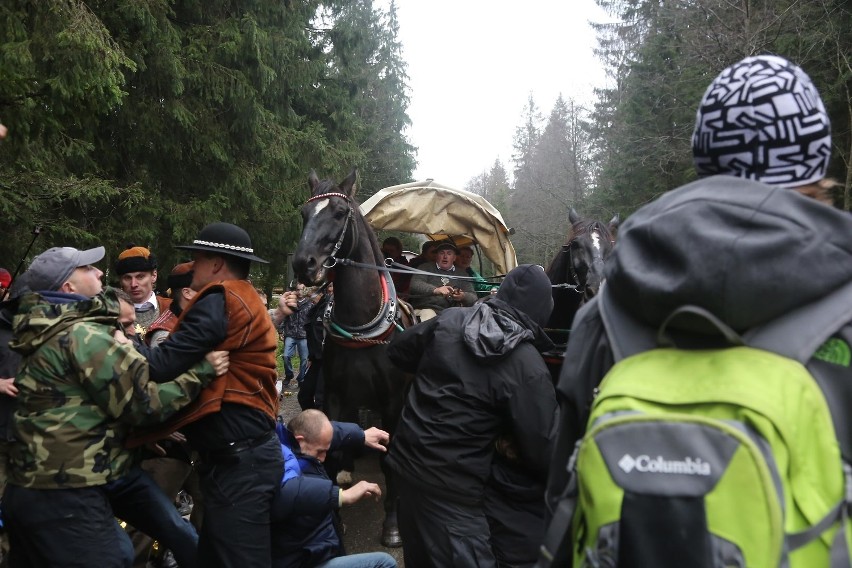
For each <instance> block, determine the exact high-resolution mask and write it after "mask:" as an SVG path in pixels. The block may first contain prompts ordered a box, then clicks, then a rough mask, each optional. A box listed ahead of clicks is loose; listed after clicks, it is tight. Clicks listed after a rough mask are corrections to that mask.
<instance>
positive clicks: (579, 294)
mask: <svg viewBox="0 0 852 568" xmlns="http://www.w3.org/2000/svg"><path fill="white" fill-rule="evenodd" d="M568 220H569V221H570V222H571V230H570V232H569V234H568V240H567V241H565V244H564V245H562V248H561V249H560V250H559V252H558V253H556V256H555V257H554V258H553V260H552V261H551V262H550V266H548V268H547V276H548V278H550V282H551V283H552V284H553V285H554V287H553V313H552V314H551V315H550V320H549V321H548V322H547V331H548V335H549V336H550V338H551V339H552V340H553V342H554V343H556V344H557V345H559V346H561V351H560V355H559V357H558V363H559V364H561V362H562V361H561V352H562V351H564V345H565V343H567V342H568V333H569V331H570V329H571V324H572V322H573V321H574V315H575V314H576V313H577V310H579V309H580V307H581V306H582V305H583V304H585V303H586V302H587V301H589V300H590V299H592V298H593V297H594V295H595V294H597V293H598V290H600V287H601V284H602V283H603V281H604V262H605V261H606V259H607V257H608V256H609V255H610V253H611V252H612V247H613V245H614V244H615V236H616V233H617V232H618V223H619V218H618V215H616V216H615V217H613V218H612V220H610V222H609V223H608V224H604V223H602V222H601V221H595V220H590V219H583V218H581V217H580V216H579V215H578V214H577V212H576V211H574V209H573V208H571V210H570V211H569V212H568ZM547 360H548V363H549V364H550V365H551V371H552V372H553V370H554V369H553V367H552V365H553V364H555V363H556V362H557V361H553V360H551V358H547Z"/></svg>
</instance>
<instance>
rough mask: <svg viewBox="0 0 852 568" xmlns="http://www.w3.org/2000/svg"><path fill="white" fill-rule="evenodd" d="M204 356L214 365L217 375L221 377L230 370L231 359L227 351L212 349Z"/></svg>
mask: <svg viewBox="0 0 852 568" xmlns="http://www.w3.org/2000/svg"><path fill="white" fill-rule="evenodd" d="M204 358H205V359H207V362H208V363H210V364H211V365H213V370H214V371H215V372H216V376H217V377H221V376H222V375H224V374H225V373H227V372H228V365H230V360H229V358H228V352H227V351H211V352H210V353H208V354H207V355H205V356H204Z"/></svg>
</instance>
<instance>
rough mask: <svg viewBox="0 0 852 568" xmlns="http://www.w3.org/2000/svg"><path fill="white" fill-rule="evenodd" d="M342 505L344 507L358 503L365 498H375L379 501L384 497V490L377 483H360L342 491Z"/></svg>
mask: <svg viewBox="0 0 852 568" xmlns="http://www.w3.org/2000/svg"><path fill="white" fill-rule="evenodd" d="M340 493H341V495H342V499H341V503H343V506H344V507H345V506H348V505H352V504H354V503H357V502H358V501H360V500H361V499H363V498H364V497H373V498H374V499H375V500H376V501H378V500H379V499H380V498H381V496H382V489H381V488H380V487H379V486H378V485H377V484H375V483H370V482H369V481H359V482H358V483H356V484H355V485H353V486H352V487H350V488H349V489H341V491H340Z"/></svg>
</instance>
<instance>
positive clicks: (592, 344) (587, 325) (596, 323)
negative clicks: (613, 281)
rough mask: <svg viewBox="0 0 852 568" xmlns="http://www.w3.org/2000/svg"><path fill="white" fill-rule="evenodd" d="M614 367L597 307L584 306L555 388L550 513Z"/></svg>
mask: <svg viewBox="0 0 852 568" xmlns="http://www.w3.org/2000/svg"><path fill="white" fill-rule="evenodd" d="M613 364H614V363H613V356H612V350H611V349H610V346H609V341H608V340H607V336H606V331H605V329H604V325H603V321H602V320H601V317H600V313H599V312H598V310H597V304H596V303H591V304H587V306H586V309H584V310H581V311H580V312H578V313H577V316H576V318H575V319H574V325H573V326H572V329H571V337H570V338H569V339H568V346H567V348H566V351H565V358H564V360H563V363H562V371H561V373H560V375H559V383H558V384H557V389H556V390H557V396H558V398H559V404H560V409H561V412H560V423H559V429H558V435H557V438H556V445H555V448H554V451H553V459H552V461H551V465H550V474H549V475H548V479H547V493H546V495H545V498H546V501H547V509H548V511H549V512H550V513H552V512H553V510H554V508H555V506H556V504H557V503H558V499H559V496H560V495H561V494H562V491H563V490H564V488H565V486H566V485H567V483H568V471H567V469H566V467H567V465H568V460H569V459H570V457H571V454H572V453H573V452H574V446H575V445H576V444H577V441H578V440H580V438H582V436H583V435H584V434H585V433H586V422H587V421H588V419H589V413H590V411H591V407H592V402H593V401H594V396H595V389H596V388H597V387H598V385H599V384H600V382H601V381H602V380H603V377H604V375H606V373H607V372H608V371H609V370H610V369H611V368H612V366H613Z"/></svg>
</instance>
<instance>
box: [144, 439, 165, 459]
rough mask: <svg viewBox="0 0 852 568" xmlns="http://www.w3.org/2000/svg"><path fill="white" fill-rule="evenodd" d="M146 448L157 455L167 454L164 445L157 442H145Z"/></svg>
mask: <svg viewBox="0 0 852 568" xmlns="http://www.w3.org/2000/svg"><path fill="white" fill-rule="evenodd" d="M145 448H146V449H147V450H148V451H149V452H153V453H154V454H155V455H157V456H160V457H163V456H164V455H166V450H164V449H163V446H161V445H160V444H158V443H156V442H147V443H146V444H145Z"/></svg>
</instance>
